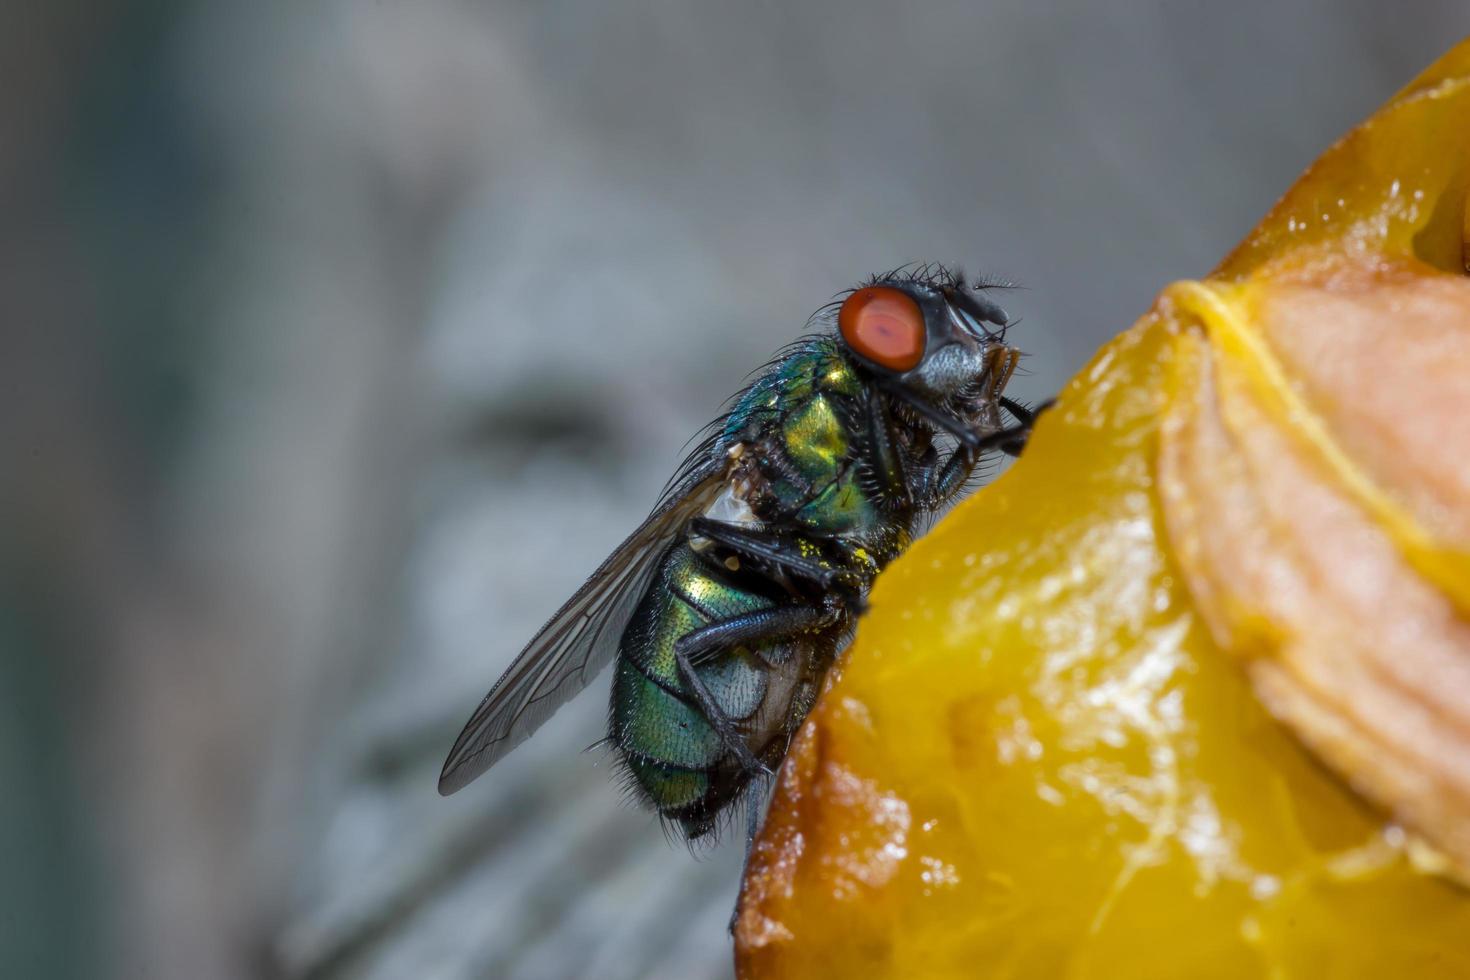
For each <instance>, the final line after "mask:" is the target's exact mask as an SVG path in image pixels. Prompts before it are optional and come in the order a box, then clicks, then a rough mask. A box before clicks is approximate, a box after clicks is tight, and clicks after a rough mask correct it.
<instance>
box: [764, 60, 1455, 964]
mask: <svg viewBox="0 0 1470 980" xmlns="http://www.w3.org/2000/svg"><path fill="white" fill-rule="evenodd" d="M1467 188H1470V43H1467V44H1462V45H1461V46H1459V47H1458V48H1456V49H1455V50H1454V51H1452V52H1450V54H1448V55H1446V56H1445V57H1444V58H1443V59H1441V60H1440V61H1439V62H1438V63H1437V64H1435V65H1434V66H1432V67H1431V68H1430V69H1429V70H1428V71H1427V72H1425V74H1424V75H1422V76H1421V77H1420V78H1419V79H1416V80H1415V82H1414V83H1412V84H1411V85H1410V86H1409V87H1408V88H1406V89H1405V90H1404V91H1403V92H1401V93H1400V94H1399V95H1398V96H1396V97H1395V99H1394V100H1393V101H1391V102H1390V103H1389V104H1388V105H1387V106H1386V107H1385V108H1384V109H1383V110H1381V111H1380V112H1379V113H1378V114H1377V115H1375V116H1374V117H1372V118H1371V119H1370V120H1368V121H1367V122H1366V123H1364V124H1363V125H1362V126H1360V127H1359V128H1358V129H1357V130H1354V132H1353V133H1351V134H1349V136H1348V137H1346V138H1345V139H1344V140H1343V141H1341V142H1340V143H1338V144H1337V145H1336V146H1334V147H1333V148H1332V149H1331V150H1329V151H1328V153H1327V154H1326V155H1324V157H1323V158H1322V160H1320V161H1319V162H1318V163H1317V164H1316V165H1314V167H1313V168H1312V169H1311V170H1309V171H1308V173H1307V174H1306V175H1305V176H1304V177H1303V178H1302V180H1301V181H1300V182H1299V183H1298V184H1297V185H1296V186H1295V187H1293V188H1292V190H1291V191H1290V192H1288V194H1287V196H1286V197H1285V198H1283V200H1282V201H1281V203H1279V204H1278V205H1277V206H1276V208H1275V209H1274V210H1273V211H1272V212H1271V213H1270V215H1268V216H1267V218H1266V219H1265V221H1263V222H1262V224H1261V226H1260V227H1259V228H1258V229H1257V230H1256V231H1255V232H1253V233H1252V235H1251V236H1250V237H1249V238H1248V239H1247V240H1246V242H1245V243H1244V244H1242V245H1241V246H1240V247H1239V248H1238V249H1237V250H1236V251H1235V252H1234V253H1233V254H1232V255H1231V256H1230V257H1228V258H1227V259H1226V261H1225V262H1224V263H1223V264H1222V265H1221V267H1220V268H1219V269H1218V270H1216V272H1215V274H1214V275H1213V276H1211V277H1210V278H1208V279H1206V280H1203V281H1202V282H1197V283H1180V284H1175V285H1174V286H1171V287H1169V288H1168V289H1166V290H1165V291H1164V293H1163V294H1162V295H1161V297H1160V299H1159V301H1158V303H1157V304H1156V305H1155V308H1154V309H1153V310H1152V311H1151V312H1150V313H1149V314H1148V315H1146V316H1145V317H1144V318H1143V319H1142V320H1140V321H1139V323H1138V324H1136V325H1135V326H1134V327H1133V328H1132V329H1131V330H1129V331H1128V332H1126V333H1124V334H1123V335H1121V336H1120V337H1119V338H1118V339H1117V340H1115V341H1113V342H1112V343H1111V344H1110V345H1108V346H1107V347H1106V348H1104V349H1103V350H1102V351H1101V352H1100V353H1099V354H1098V355H1097V357H1096V358H1094V360H1093V361H1092V363H1091V364H1090V365H1088V367H1087V368H1085V369H1084V370H1083V371H1082V372H1081V374H1079V375H1078V376H1077V377H1076V378H1075V379H1073V381H1072V382H1071V383H1070V384H1069V385H1068V386H1067V388H1066V389H1065V390H1064V391H1063V393H1062V396H1061V398H1060V400H1059V402H1058V404H1057V406H1056V408H1054V409H1053V410H1052V411H1051V412H1049V413H1048V414H1047V415H1046V416H1044V418H1043V420H1042V422H1041V424H1040V425H1039V426H1038V428H1037V430H1036V432H1035V434H1034V435H1033V437H1032V440H1031V444H1030V446H1029V447H1028V449H1027V452H1026V454H1025V456H1024V457H1023V459H1022V460H1021V461H1019V462H1018V463H1017V465H1015V466H1014V467H1012V468H1011V469H1010V470H1009V471H1008V472H1007V473H1006V474H1005V475H1004V476H1003V477H1002V478H1001V479H1000V480H998V481H997V482H996V483H995V484H994V485H992V486H990V487H988V488H986V489H985V490H983V491H981V492H980V493H978V494H977V495H975V496H974V497H973V498H972V499H970V500H969V501H967V502H966V503H965V504H963V505H962V506H961V507H959V508H958V509H957V510H956V511H955V512H954V513H953V514H951V515H950V516H949V517H948V518H946V519H945V520H944V521H943V522H942V523H941V524H940V525H939V526H938V527H937V528H936V529H935V530H934V531H933V532H931V533H930V534H929V535H928V536H927V537H926V538H924V539H923V540H922V541H920V542H919V543H918V544H916V545H915V546H914V547H913V548H912V549H911V550H910V552H909V553H908V554H907V555H905V556H904V557H903V558H902V559H901V560H899V561H898V562H896V563H895V564H894V565H893V567H892V568H891V569H889V570H888V572H886V573H885V574H884V575H883V576H882V577H881V579H880V580H879V582H878V585H877V587H876V589H875V590H874V593H873V595H872V599H871V601H872V611H871V613H870V614H869V615H868V616H867V617H865V618H864V620H863V622H862V625H861V628H860V629H859V633H858V637H857V640H856V642H855V644H854V646H853V648H852V650H851V651H850V652H849V654H848V655H847V657H846V659H845V660H844V662H843V663H842V664H841V665H840V670H839V671H838V672H835V673H834V678H833V680H832V682H831V683H830V684H829V686H828V689H827V690H826V692H825V693H824V695H823V697H822V699H821V701H820V702H819V703H818V705H817V707H816V709H815V710H814V711H813V713H812V716H811V718H810V719H809V720H808V722H807V724H806V726H805V727H804V728H803V730H802V732H801V734H800V735H799V737H798V739H797V740H796V742H795V743H794V744H793V746H792V749H791V753H790V755H789V757H788V758H787V761H786V763H785V765H784V767H783V768H782V771H781V775H780V780H779V784H778V788H777V792H776V796H775V799H774V800H773V803H772V806H771V810H770V814H769V816H768V818H767V821H766V824H765V827H764V828H763V830H762V833H761V836H760V838H759V839H758V841H757V844H756V848H755V851H754V853H753V855H752V858H751V861H750V866H749V868H748V871H747V877H746V881H745V886H744V890H743V894H742V902H741V908H740V916H739V921H738V926H737V934H736V938H737V965H738V967H739V971H740V973H741V975H742V976H745V977H804V976H809V977H829V976H851V977H865V978H866V977H882V976H902V977H975V976H985V977H996V978H1005V977H1037V978H1051V977H1073V978H1084V977H1099V978H1101V977H1196V978H1198V977H1231V978H1236V977H1322V976H1332V977H1364V978H1368V977H1374V978H1378V977H1400V976H1404V977H1408V976H1412V977H1467V976H1470V891H1467V890H1466V889H1465V887H1464V886H1463V885H1462V884H1460V882H1465V881H1470V873H1467V869H1470V280H1466V279H1465V278H1464V256H1465V251H1464V249H1465V241H1466V228H1467V218H1466V214H1467V211H1466V190H1467Z"/></svg>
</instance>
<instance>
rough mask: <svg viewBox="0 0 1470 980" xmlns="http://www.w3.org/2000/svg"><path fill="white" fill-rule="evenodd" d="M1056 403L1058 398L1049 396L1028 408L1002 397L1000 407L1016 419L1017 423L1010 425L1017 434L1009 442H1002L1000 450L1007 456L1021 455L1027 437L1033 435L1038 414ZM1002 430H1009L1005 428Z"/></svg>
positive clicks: (1010, 429) (1010, 428) (1011, 429)
mask: <svg viewBox="0 0 1470 980" xmlns="http://www.w3.org/2000/svg"><path fill="white" fill-rule="evenodd" d="M1054 404H1056V399H1055V398H1048V399H1047V400H1046V401H1044V402H1042V403H1041V404H1040V405H1038V406H1036V407H1035V408H1028V407H1026V406H1025V405H1022V404H1021V403H1020V402H1018V401H1015V400H1013V399H1010V398H1005V397H1002V398H1001V399H1000V407H1001V408H1004V409H1005V410H1006V411H1007V412H1010V413H1011V416H1012V417H1013V418H1015V420H1016V425H1014V426H1010V427H1009V431H1014V432H1016V433H1017V435H1016V436H1015V437H1014V438H1012V439H1011V440H1009V441H1008V442H1003V443H1001V444H1000V447H999V448H1000V451H1001V452H1003V453H1005V454H1006V455H1007V456H1019V455H1021V450H1023V449H1025V448H1026V439H1027V438H1028V437H1029V436H1030V435H1031V428H1032V426H1034V425H1035V424H1036V416H1038V415H1040V414H1041V413H1042V412H1044V411H1046V410H1047V409H1048V408H1051V407H1052V405H1054ZM1001 431H1007V430H1004V429H1003V430H1001Z"/></svg>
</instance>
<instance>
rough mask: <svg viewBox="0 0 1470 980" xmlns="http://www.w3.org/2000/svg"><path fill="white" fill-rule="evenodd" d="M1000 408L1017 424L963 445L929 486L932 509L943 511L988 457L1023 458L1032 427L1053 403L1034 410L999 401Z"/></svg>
mask: <svg viewBox="0 0 1470 980" xmlns="http://www.w3.org/2000/svg"><path fill="white" fill-rule="evenodd" d="M1000 404H1001V407H1002V408H1004V409H1005V410H1006V411H1007V412H1010V413H1011V415H1013V416H1015V418H1016V424H1015V425H1008V426H1006V427H1005V428H1002V429H996V430H995V431H994V432H991V433H987V434H986V435H983V436H980V437H978V438H973V439H971V440H967V441H961V442H960V444H959V446H958V447H957V448H956V449H955V451H954V452H953V453H951V454H950V457H949V459H948V460H946V461H945V463H944V466H943V468H942V469H940V471H939V475H938V476H937V477H936V478H935V479H934V482H933V484H932V485H931V486H930V491H929V506H930V507H931V508H936V507H942V506H943V505H944V504H945V503H947V502H948V501H949V500H950V499H952V498H953V497H954V496H955V495H956V494H958V493H959V492H960V490H962V489H963V488H964V486H965V481H966V480H968V479H969V478H970V474H971V473H972V472H974V470H975V464H976V463H978V462H979V461H980V457H981V456H983V455H984V454H985V453H987V452H990V451H992V450H996V449H999V450H1000V451H1001V452H1003V453H1005V454H1006V455H1007V456H1019V455H1021V450H1022V449H1024V448H1025V447H1026V439H1027V437H1028V436H1030V435H1031V427H1032V426H1034V425H1035V424H1036V417H1037V416H1038V415H1040V414H1041V413H1042V412H1044V411H1046V410H1047V409H1048V408H1050V407H1051V406H1052V400H1051V399H1048V400H1047V401H1045V402H1042V404H1041V405H1040V406H1038V407H1037V408H1036V409H1035V410H1032V409H1029V408H1027V407H1026V406H1024V405H1022V404H1021V403H1020V402H1017V401H1013V400H1011V399H1009V398H1002V399H1000Z"/></svg>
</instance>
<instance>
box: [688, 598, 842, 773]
mask: <svg viewBox="0 0 1470 980" xmlns="http://www.w3.org/2000/svg"><path fill="white" fill-rule="evenodd" d="M835 617H836V612H835V609H833V608H830V607H824V608H818V609H813V608H811V607H809V606H778V607H776V608H774V609H757V610H755V611H754V612H748V613H741V614H740V615H738V616H731V617H730V618H729V619H721V620H717V621H716V622H713V623H710V624H709V625H708V626H704V627H701V628H700V629H697V630H692V631H690V632H688V633H685V634H684V635H683V636H681V637H679V639H678V640H677V641H675V643H674V663H675V664H676V665H677V667H678V670H679V679H680V680H681V681H683V682H684V686H685V687H687V688H688V689H689V693H691V694H693V695H694V701H695V703H696V704H698V705H699V710H700V711H701V712H702V713H703V714H704V717H705V719H706V720H707V721H708V722H709V723H710V727H711V728H713V729H714V730H715V734H716V735H718V736H720V741H721V742H722V743H724V745H725V748H727V749H729V750H730V752H731V754H733V755H734V756H735V759H736V761H737V762H739V763H740V767H741V768H742V769H744V770H745V771H746V772H750V773H761V774H764V775H771V769H770V767H769V766H767V765H766V764H765V763H763V762H761V761H760V760H759V759H757V758H756V757H755V755H754V754H753V753H752V752H751V751H750V746H748V745H746V744H745V740H744V739H743V738H741V737H740V733H739V732H738V731H736V729H735V723H734V722H733V721H731V720H730V716H729V715H727V714H725V711H724V709H723V708H721V707H720V705H719V702H717V701H716V700H715V698H714V695H713V694H711V693H710V689H709V688H708V687H707V686H706V685H705V683H704V681H703V680H702V679H701V678H700V676H699V674H698V673H697V672H696V671H695V669H694V667H695V664H696V663H699V662H703V661H704V660H705V659H707V658H708V657H709V656H710V654H712V653H714V652H716V651H718V650H723V649H729V648H730V647H734V646H736V645H738V644H741V643H751V644H754V643H757V642H762V641H766V640H779V639H783V638H785V637H788V636H795V635H796V634H798V633H805V632H808V631H809V630H812V629H816V628H819V627H821V626H823V625H826V624H827V623H830V622H832V621H834V619H835Z"/></svg>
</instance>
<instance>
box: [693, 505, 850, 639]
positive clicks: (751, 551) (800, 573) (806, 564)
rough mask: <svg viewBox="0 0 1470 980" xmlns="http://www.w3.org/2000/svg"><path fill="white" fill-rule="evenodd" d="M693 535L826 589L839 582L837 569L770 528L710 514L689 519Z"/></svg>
mask: <svg viewBox="0 0 1470 980" xmlns="http://www.w3.org/2000/svg"><path fill="white" fill-rule="evenodd" d="M689 534H690V536H692V537H701V538H708V539H709V540H711V541H713V542H714V543H715V544H720V545H724V546H725V547H726V548H729V549H730V550H731V551H733V552H735V553H736V554H738V555H743V556H744V557H746V558H749V559H751V560H753V561H758V562H764V563H766V564H768V565H772V566H775V567H777V568H780V569H782V570H783V571H785V572H788V573H790V574H792V575H795V576H797V577H798V578H803V579H806V580H807V581H810V582H815V583H816V584H817V585H818V586H820V587H821V588H823V589H830V588H831V587H832V586H833V585H834V584H836V582H837V572H836V571H834V570H833V569H830V568H823V567H822V566H821V565H819V564H817V563H816V562H814V561H812V560H811V559H810V558H807V557H806V556H804V555H802V554H801V552H799V551H798V550H796V549H795V548H793V547H792V546H791V545H790V544H789V543H787V542H786V541H783V540H782V539H781V538H779V537H777V536H776V535H774V534H771V533H770V532H768V531H761V530H751V529H750V528H747V527H745V526H744V525H742V524H731V523H729V522H726V521H715V520H711V519H710V518H708V517H696V518H694V520H692V521H690V522H689ZM691 635H692V634H691Z"/></svg>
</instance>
